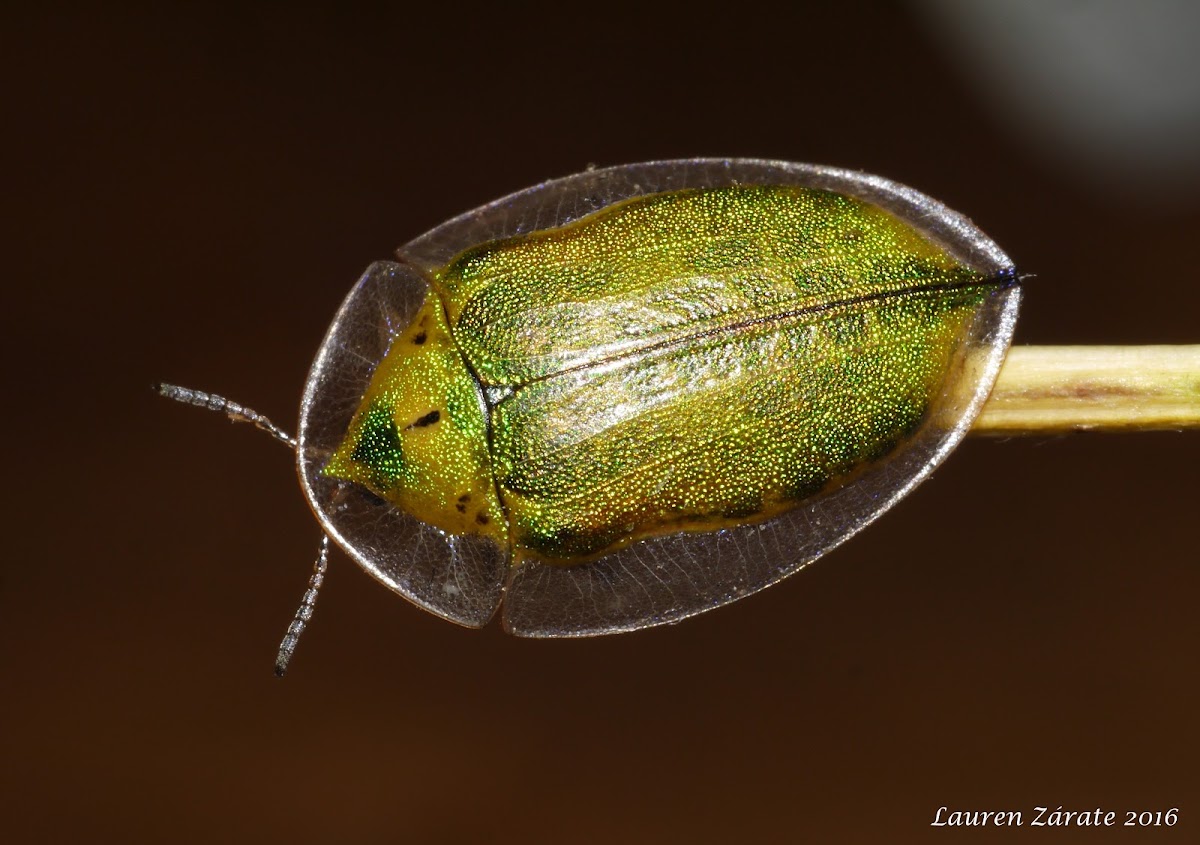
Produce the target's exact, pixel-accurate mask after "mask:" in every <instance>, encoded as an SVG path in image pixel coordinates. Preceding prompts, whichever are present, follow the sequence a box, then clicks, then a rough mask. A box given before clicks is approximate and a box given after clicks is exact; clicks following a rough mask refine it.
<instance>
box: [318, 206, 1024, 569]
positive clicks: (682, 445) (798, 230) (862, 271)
mask: <svg viewBox="0 0 1200 845" xmlns="http://www.w3.org/2000/svg"><path fill="white" fill-rule="evenodd" d="M429 281H430V289H429V293H428V295H427V298H426V301H425V303H424V305H423V306H422V307H421V308H420V310H419V312H418V315H417V317H416V318H415V319H414V320H412V322H411V324H410V325H408V326H407V327H406V328H404V329H403V330H402V331H399V332H398V333H397V334H396V335H395V337H394V339H393V341H392V343H391V346H390V348H389V350H388V352H387V354H386V356H385V357H384V359H383V360H382V361H381V362H380V363H379V365H378V367H377V368H376V370H375V372H374V374H373V376H372V377H371V380H370V384H369V387H368V389H367V392H366V395H365V396H363V398H362V403H361V406H360V408H359V410H358V412H357V414H356V415H355V417H354V420H353V422H352V423H351V425H350V429H349V432H348V433H347V435H346V438H345V440H344V442H343V443H342V444H341V446H340V447H339V448H338V449H337V451H336V453H335V454H334V455H333V457H332V458H331V460H330V461H329V463H328V464H327V465H326V467H325V470H324V474H325V475H326V476H327V477H333V478H340V479H345V480H348V481H353V482H356V483H358V484H361V485H363V486H365V487H366V488H368V489H369V490H371V491H372V492H373V493H375V494H376V495H378V496H379V497H381V498H383V499H385V500H387V501H388V502H390V503H392V504H393V505H395V506H396V507H397V508H399V509H401V510H403V511H404V512H406V513H410V514H412V515H413V516H415V517H416V518H417V519H419V520H421V521H423V522H425V523H427V524H429V525H432V526H434V527H435V528H438V529H440V530H442V531H444V532H447V533H448V534H450V535H484V536H488V537H492V538H493V539H495V540H496V541H497V542H499V543H501V544H503V545H504V546H506V547H508V548H510V549H511V553H512V554H511V561H512V563H514V564H518V563H520V562H521V561H523V560H527V559H536V560H541V561H543V562H546V563H550V564H578V563H581V562H586V561H589V560H593V559H595V558H596V557H598V556H600V555H603V554H605V553H607V552H611V551H614V550H616V549H620V548H622V547H623V546H626V545H628V544H630V543H632V542H635V541H638V540H642V539H646V538H650V537H654V536H658V535H664V534H673V533H679V532H711V531H715V530H718V529H722V528H725V527H728V526H733V525H739V524H743V523H753V522H759V521H763V520H767V519H769V518H771V517H772V516H775V515H777V514H779V513H781V512H783V511H786V510H789V509H791V508H794V507H796V506H797V505H798V504H799V503H802V502H803V501H804V500H806V499H807V498H809V497H812V496H814V495H816V494H818V493H821V492H823V491H827V490H829V489H830V488H832V487H836V486H839V485H841V484H844V483H845V482H846V481H847V480H849V479H851V478H852V477H853V476H854V475H855V474H856V473H859V472H861V471H862V470H863V469H864V468H865V467H869V466H872V465H874V464H877V463H878V462H880V461H884V460H886V459H887V456H888V455H889V453H891V452H892V451H893V450H894V449H895V448H896V447H897V446H898V445H899V444H901V443H903V442H904V441H905V439H906V438H907V437H909V436H910V435H911V434H912V433H913V432H914V431H916V430H917V429H918V428H919V427H920V426H921V425H922V423H923V421H925V420H926V419H927V415H928V414H929V411H930V407H931V404H932V403H933V402H934V400H935V398H936V397H937V396H938V395H939V393H940V391H941V390H942V388H943V381H944V380H945V379H946V377H947V373H948V370H949V368H950V364H951V358H952V356H953V355H954V354H955V350H956V345H957V343H958V342H959V340H960V338H961V337H962V336H963V334H964V332H965V331H966V330H967V328H968V327H969V325H970V324H971V321H972V320H973V319H974V318H975V316H976V313H977V311H978V309H979V308H980V306H981V304H982V303H983V302H984V300H985V299H986V297H987V296H988V295H989V293H990V292H991V291H993V290H994V289H996V288H997V287H1000V286H1002V285H1005V284H1008V283H1009V281H1010V279H1009V278H1008V277H991V276H987V275H985V274H983V273H981V272H979V271H978V270H975V269H971V268H969V267H967V266H965V265H964V264H962V263H960V262H959V261H958V260H956V259H955V258H954V257H952V256H951V255H950V254H949V253H947V252H946V251H945V250H943V249H942V248H940V247H939V246H937V245H935V244H934V243H932V242H931V241H929V240H927V239H926V238H925V237H923V236H922V235H921V234H920V233H918V232H917V231H916V230H915V229H914V228H912V227H911V226H910V225H908V224H907V223H905V222H903V221H901V220H900V219H898V218H897V217H895V216H893V215H892V214H890V213H889V212H887V211H885V210H883V209H881V208H879V207H877V206H875V205H872V204H870V203H867V202H865V201H863V200H860V199H857V198H854V197H850V196H847V195H843V194H840V193H835V192H831V191H826V190H820V189H815V188H809V187H801V186H795V185H780V186H730V187H720V188H711V189H694V190H683V191H676V192H670V193H662V194H655V195H650V196H643V197H636V198H634V199H629V200H625V201H622V202H619V203H616V204H614V205H610V206H608V207H607V208H604V209H602V210H600V211H598V212H596V213H594V214H591V215H588V216H586V217H583V218H582V219H579V220H577V221H575V222H573V223H570V224H569V225H566V226H563V227H560V228H554V229H547V230H542V231H536V232H533V233H531V234H527V235H522V236H519V237H515V238H510V239H505V240H501V241H494V242H491V243H485V244H482V245H479V246H475V247H472V248H470V249H468V250H467V251H466V252H463V253H462V254H460V255H459V256H458V257H457V258H456V259H454V260H453V261H451V262H450V263H449V265H448V266H445V267H444V268H442V269H441V270H439V271H437V272H436V273H434V274H433V278H431V279H430V280H429Z"/></svg>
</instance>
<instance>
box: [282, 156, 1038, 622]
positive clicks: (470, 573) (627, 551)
mask: <svg viewBox="0 0 1200 845" xmlns="http://www.w3.org/2000/svg"><path fill="white" fill-rule="evenodd" d="M735 184H773V185H776V184H790V185H803V186H808V187H817V188H825V189H828V190H834V191H839V192H841V193H845V194H850V195H852V196H857V197H860V198H862V199H865V200H867V201H869V202H872V203H875V204H876V205H879V206H881V207H883V208H885V209H887V210H889V211H891V212H892V213H893V214H895V215H896V216H898V217H900V218H902V219H904V220H905V221H907V222H908V223H909V224H910V225H913V226H915V227H916V228H918V229H919V230H921V231H922V232H923V233H924V234H925V235H926V236H927V237H928V238H930V239H931V240H932V241H934V242H935V243H937V244H938V245H940V246H941V247H942V248H944V249H946V250H947V251H949V252H950V253H951V254H952V255H954V256H955V257H956V258H957V259H958V260H960V261H962V262H963V263H964V264H966V265H968V266H970V267H972V268H974V269H976V270H978V271H980V272H982V273H985V274H987V275H999V274H1000V273H1002V272H1005V271H1011V270H1012V264H1011V262H1010V261H1009V259H1008V258H1007V256H1005V255H1004V253H1003V252H1001V251H1000V249H999V248H998V247H997V246H996V245H995V244H994V243H993V242H992V241H991V240H990V239H989V238H988V237H987V236H986V235H984V234H983V233H982V232H980V231H979V230H978V229H977V228H975V226H974V225H973V224H972V223H971V222H970V221H969V220H968V219H967V218H965V217H963V216H962V215H960V214H958V213H956V212H954V211H951V210H950V209H948V208H946V207H945V206H943V205H942V204H941V203H938V202H937V201H935V200H933V199H931V198H929V197H927V196H925V195H924V194H921V193H919V192H917V191H914V190H913V189H911V188H908V187H906V186H904V185H900V184H897V183H895V182H892V181H890V180H887V179H883V178H881V177H878V176H871V175H868V174H863V173H858V172H855V171H848V170H840V169H836V168H829V167H821V166H816V165H806V164H791V163H787V162H775V161H761V160H750V159H687V160H682V161H665V162H650V163H646V164H634V165H625V166H621V167H613V168H603V169H596V170H590V171H587V172H585V173H580V174H577V175H575V176H569V177H566V178H563V179H556V180H551V181H549V182H545V183H543V184H540V185H537V186H534V187H532V188H528V189H526V190H524V191H520V192H518V193H515V194H512V195H510V196H507V197H503V198H501V199H498V200H496V201H494V202H492V203H489V204H487V205H485V206H482V207H480V208H478V209H475V210H473V211H470V212H467V213H465V214H462V215H460V216H458V217H456V218H454V219H452V220H450V221H448V222H446V223H444V224H442V225H441V226H438V227H437V228H435V229H433V230H431V231H430V232H427V233H426V234H424V235H422V236H421V237H419V238H416V239H415V240H413V241H411V242H410V243H409V244H407V245H405V246H403V247H401V248H400V249H399V250H398V251H397V256H398V259H399V263H390V262H379V263H376V264H374V265H372V266H371V267H370V268H368V270H367V272H366V273H365V274H364V275H363V277H362V278H361V279H360V280H359V282H358V284H356V285H355V287H354V288H353V289H352V290H351V292H350V294H349V295H348V296H347V298H346V300H345V302H344V303H343V304H342V306H341V308H340V309H339V311H338V313H337V315H336V316H335V318H334V321H333V323H332V324H331V325H330V328H329V331H328V333H327V335H326V337H325V340H324V341H323V342H322V344H321V347H320V349H319V350H318V353H317V356H316V359H315V360H314V362H313V366H312V369H311V371H310V374H309V379H308V382H307V385H306V388H305V393H304V399H303V401H302V403H301V409H300V424H299V435H298V444H299V448H298V450H297V451H298V466H299V474H300V480H301V486H302V487H303V489H304V492H305V495H306V497H307V498H308V501H309V503H310V505H311V506H312V508H313V511H314V513H315V514H316V515H317V518H318V520H319V521H320V522H321V525H322V527H323V528H324V529H325V531H327V532H328V533H329V535H330V536H331V537H332V538H333V539H334V540H335V542H337V543H338V545H339V546H341V547H342V548H343V549H344V550H345V551H346V552H347V554H349V555H350V556H351V557H352V558H353V559H354V560H355V561H357V562H358V563H359V565H360V566H362V567H363V568H364V569H365V570H366V571H367V572H369V573H370V574H371V575H373V576H374V577H375V578H377V579H378V580H380V581H381V582H382V583H384V584H385V585H386V586H388V587H389V588H391V589H392V590H394V591H396V592H398V593H400V594H401V595H403V596H405V597H406V598H408V599H409V600H410V601H412V602H414V603H415V604H417V605H418V606H420V607H423V608H425V609H426V610H429V611H430V612H432V613H435V614H437V615H439V616H441V617H443V618H445V619H448V620H451V621H454V622H457V623H459V624H462V625H466V626H469V627H480V626H482V625H484V624H486V622H487V621H488V619H490V618H491V616H492V615H493V614H494V613H495V611H496V609H497V608H498V607H499V606H500V604H501V600H502V599H503V602H504V610H503V617H502V618H503V624H504V626H505V628H506V630H508V631H509V632H511V633H513V634H516V635H518V636H530V637H564V636H595V635H600V634H608V633H617V632H621V631H631V630H637V629H640V628H646V627H651V626H654V625H661V624H666V623H672V622H677V621H679V620H681V619H684V618H687V617H689V616H693V615H695V614H697V613H701V612H703V611H705V610H709V609H712V608H715V607H719V606H721V605H724V604H727V603H729V602H731V601H734V600H736V599H738V598H742V597H744V596H747V595H750V594H752V593H754V592H756V591H758V590H760V589H763V588H765V587H768V586H770V585H772V584H774V583H777V582H778V581H780V580H781V579H783V578H784V577H786V576H787V575H790V574H791V573H793V572H795V571H797V570H799V569H801V568H803V567H804V566H805V565H807V564H808V563H810V562H811V561H813V560H815V559H816V558H817V557H819V556H821V555H822V554H824V553H825V552H827V551H829V550H830V549H832V548H834V547H835V546H837V545H839V544H840V543H841V542H844V541H845V540H846V539H848V538H849V537H851V536H853V535H854V534H855V533H857V532H858V531H859V530H861V529H862V528H863V527H865V526H866V525H868V524H869V523H870V522H871V521H873V520H874V519H875V518H877V517H878V516H879V515H880V514H882V513H883V512H884V511H886V510H887V509H888V508H889V507H891V506H892V505H893V504H895V502H897V501H898V500H899V499H901V498H902V497H903V496H904V495H906V494H907V493H908V492H909V491H910V490H911V489H912V488H913V487H915V486H916V485H917V484H918V483H920V482H921V481H922V480H923V479H924V478H926V477H927V476H928V475H929V473H930V472H931V471H932V470H933V469H934V467H936V466H937V465H938V464H939V463H940V462H941V461H942V459H944V457H945V456H946V455H947V454H948V453H949V452H950V451H951V450H952V449H953V448H954V446H955V445H957V443H958V442H959V441H960V440H961V439H962V437H963V436H964V435H965V433H966V432H967V431H968V430H969V428H970V426H971V423H972V422H973V421H974V419H975V417H976V416H977V415H978V413H979V411H980V409H981V408H982V406H983V403H984V401H985V400H986V398H987V395H988V393H989V392H990V391H991V387H992V384H993V383H994V381H995V378H996V375H997V373H998V372H999V369H1000V366H1001V364H1002V363H1003V358H1004V354H1005V352H1006V351H1007V348H1008V345H1009V343H1010V341H1011V338H1012V331H1013V327H1014V324H1015V321H1016V316H1017V310H1018V306H1019V302H1020V291H1019V289H1018V288H1016V287H1008V288H1003V289H999V290H997V291H996V292H995V293H994V294H993V295H992V296H991V297H990V298H989V299H988V300H987V302H986V303H985V305H984V306H982V307H981V308H980V309H979V311H978V312H977V314H976V317H975V320H974V321H973V324H972V326H971V329H970V331H969V332H968V333H967V336H966V337H964V338H963V341H962V343H961V345H960V346H959V348H958V350H957V352H956V353H955V355H954V357H953V363H952V366H951V372H950V373H949V374H948V377H947V378H946V380H945V385H946V387H945V389H944V391H943V394H942V395H941V396H940V397H939V399H938V400H937V401H936V402H935V404H934V407H933V408H932V409H931V412H930V414H929V415H928V417H927V420H926V422H925V424H924V425H923V426H922V428H921V429H920V430H919V431H918V432H917V433H916V434H915V435H914V437H913V438H912V439H911V440H909V441H908V442H906V444H904V445H903V446H902V447H900V449H898V450H897V451H896V452H895V453H893V455H892V456H891V457H890V458H889V459H888V460H886V461H884V462H882V463H881V464H879V465H876V466H874V467H871V468H870V469H868V470H867V471H866V472H864V473H863V474H862V475H861V476H860V477H858V478H857V479H856V481H855V482H854V483H853V484H851V485H847V486H845V487H843V488H840V489H838V490H834V491H831V492H829V493H827V494H824V495H822V496H820V497H817V498H814V499H811V500H808V501H806V502H804V503H802V504H801V505H800V507H798V508H797V509H795V510H793V511H789V512H788V513H786V514H783V515H782V516H780V517H777V518H775V519H773V520H770V521H767V522H764V523H761V524H756V525H747V526H741V527H738V528H734V529H726V530H722V531H717V532H711V533H705V534H677V535H671V536H666V537H659V538H655V539H651V540H645V541H641V542H638V543H635V544H632V545H630V546H628V547H626V548H624V549H622V550H620V551H618V552H615V553H613V554H611V555H607V556H605V557H603V558H600V559H599V560H596V561H593V562H591V563H587V564H582V565H579V566H573V567H563V566H549V565H545V564H542V563H539V562H535V561H530V562H526V563H524V564H523V565H521V566H519V567H516V568H510V567H509V565H508V555H507V550H504V549H500V548H498V547H496V546H495V545H494V544H492V543H490V542H489V541H486V540H481V539H479V538H474V537H463V536H459V537H454V536H448V535H445V534H443V533H442V532H440V531H438V530H437V529H434V528H431V527H430V526H427V525H424V524H423V523H420V522H418V521H417V520H415V519H413V518H412V517H410V516H408V515H406V514H403V513H401V512H399V511H397V510H396V509H394V508H392V507H390V506H387V505H381V504H380V502H379V500H377V499H374V497H371V496H369V495H367V494H365V492H364V491H362V490H360V489H356V488H355V487H354V486H353V485H347V484H344V483H341V482H336V481H332V480H330V479H326V478H323V477H322V476H321V475H320V469H321V467H322V466H323V465H324V462H325V460H326V459H327V458H328V456H329V454H330V453H331V452H332V450H333V449H334V448H335V447H336V445H337V444H338V443H339V442H340V440H341V438H342V437H343V436H344V434H345V432H346V430H347V428H348V426H349V423H350V420H351V418H352V416H353V414H354V412H355V411H356V410H357V407H358V403H359V401H360V399H361V397H362V395H363V393H364V392H365V390H366V386H367V383H368V381H369V379H370V376H371V373H372V372H373V371H374V367H375V365H376V364H377V363H378V362H379V360H380V359H382V357H383V355H384V354H385V353H386V351H387V348H388V346H389V345H390V341H391V338H392V337H393V336H394V335H395V334H396V333H398V332H399V331H401V330H402V329H403V328H404V327H405V325H407V322H408V320H409V319H411V315H412V314H413V313H414V312H415V310H416V307H417V306H418V305H419V304H420V302H421V301H422V300H423V298H424V296H425V292H426V291H427V289H428V283H427V281H426V279H427V278H428V274H430V273H432V272H433V271H435V270H437V269H439V268H441V267H443V266H445V265H446V264H448V263H449V262H450V261H451V260H452V259H453V258H454V257H455V256H457V255H458V254H459V253H460V252H462V251H463V250H464V249H466V248H468V247H471V246H474V245H477V244H480V243H484V242H487V241H491V240H496V239H500V238H507V237H512V236H514V235H519V234H525V233H528V232H532V231H538V230H541V229H547V228H553V227H556V226H562V225H565V224H567V223H570V222H573V221H575V220H578V219H579V218H580V217H583V216H585V215H587V214H590V213H592V212H594V211H596V210H598V209H601V208H604V207H606V206H608V205H611V204H612V203H615V202H619V201H621V200H625V199H629V198H632V197H636V196H642V195H646V194H653V193H661V192H664V191H676V190H684V189H688V188H714V187H725V186H729V185H735Z"/></svg>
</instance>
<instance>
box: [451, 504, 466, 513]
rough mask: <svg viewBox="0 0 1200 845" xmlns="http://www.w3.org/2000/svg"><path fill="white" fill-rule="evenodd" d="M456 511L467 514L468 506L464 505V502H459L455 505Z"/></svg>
mask: <svg viewBox="0 0 1200 845" xmlns="http://www.w3.org/2000/svg"><path fill="white" fill-rule="evenodd" d="M454 509H455V510H456V511H458V512H459V513H466V512H467V506H466V505H464V504H463V503H462V502H459V503H458V504H457V505H455V506H454Z"/></svg>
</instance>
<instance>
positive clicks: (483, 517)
mask: <svg viewBox="0 0 1200 845" xmlns="http://www.w3.org/2000/svg"><path fill="white" fill-rule="evenodd" d="M475 521H476V522H478V523H479V524H480V525H487V524H488V523H489V522H491V520H490V519H488V515H487V514H486V513H484V512H483V511H480V512H479V513H477V514H475Z"/></svg>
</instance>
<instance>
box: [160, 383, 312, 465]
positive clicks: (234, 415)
mask: <svg viewBox="0 0 1200 845" xmlns="http://www.w3.org/2000/svg"><path fill="white" fill-rule="evenodd" d="M154 392H155V393H157V394H158V395H159V396H165V397H167V398H168V399H174V400H175V401H176V402H182V403H184V404H185V405H195V406H196V407H198V408H208V410H210V411H220V412H221V413H223V414H225V416H227V417H229V419H231V420H233V421H234V422H248V423H253V424H254V426H255V427H256V428H258V429H260V430H261V431H265V432H266V433H267V434H269V435H271V436H272V437H274V438H275V439H276V440H278V441H279V442H280V443H283V444H284V445H286V446H287V447H288V448H289V449H291V450H292V451H295V450H296V438H294V437H292V435H290V434H288V433H287V432H286V431H284V430H283V429H282V428H280V427H279V426H277V425H275V423H273V422H271V421H270V420H269V419H267V418H266V417H264V416H263V415H262V414H260V413H259V412H258V411H255V410H252V409H250V408H247V407H245V406H243V405H239V404H238V403H237V402H231V401H229V400H228V399H226V398H225V397H224V396H218V395H216V394H215V393H205V392H204V391H202V390H192V389H191V388H190V387H180V386H179V385H177V384H156V385H154Z"/></svg>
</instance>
